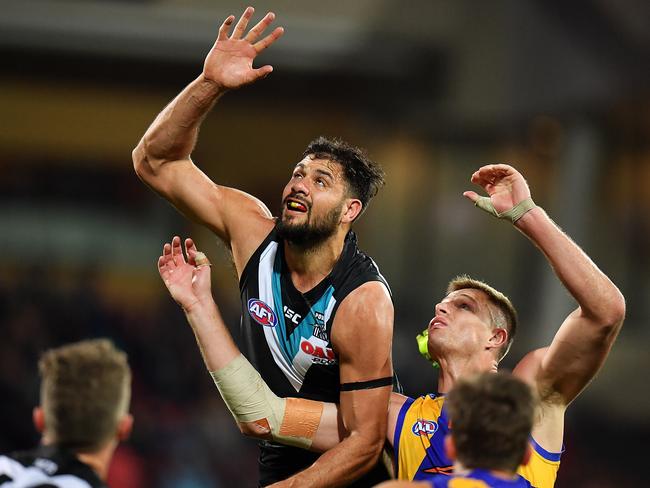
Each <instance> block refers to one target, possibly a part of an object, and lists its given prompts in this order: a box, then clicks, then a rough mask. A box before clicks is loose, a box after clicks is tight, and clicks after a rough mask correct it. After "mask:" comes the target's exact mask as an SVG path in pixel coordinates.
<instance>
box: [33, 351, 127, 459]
mask: <svg viewBox="0 0 650 488" xmlns="http://www.w3.org/2000/svg"><path fill="white" fill-rule="evenodd" d="M38 369H39V372H40V375H41V404H42V407H43V411H44V415H45V429H46V432H47V434H48V435H49V436H51V438H52V441H53V442H54V443H56V444H57V445H60V446H65V447H68V448H70V449H74V450H82V451H83V450H85V451H92V450H96V449H98V448H101V447H102V446H103V445H104V444H105V443H106V442H107V441H108V440H109V439H111V438H112V437H113V436H114V435H115V434H116V431H117V425H118V422H119V421H120V419H121V418H122V417H123V416H124V415H125V414H126V413H127V412H128V408H129V403H130V400H131V369H130V368H129V365H128V363H127V358H126V354H125V353H124V352H122V351H119V350H118V349H117V348H116V347H115V345H114V344H113V343H112V342H111V341H110V340H108V339H93V340H85V341H81V342H76V343H73V344H68V345H65V346H62V347H58V348H55V349H50V350H49V351H46V352H45V353H44V354H43V355H42V357H41V359H40V361H39V363H38Z"/></svg>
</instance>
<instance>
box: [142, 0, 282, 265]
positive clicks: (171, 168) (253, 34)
mask: <svg viewBox="0 0 650 488" xmlns="http://www.w3.org/2000/svg"><path fill="white" fill-rule="evenodd" d="M252 15H253V9H252V8H248V9H246V11H245V12H244V15H243V16H242V18H241V19H240V20H239V22H238V23H237V25H236V27H235V29H234V32H233V34H232V36H231V37H230V38H229V37H228V32H229V30H230V27H231V25H232V23H233V21H234V18H233V17H232V16H230V17H228V18H227V19H226V21H225V22H224V23H223V25H222V26H221V28H220V29H219V37H218V39H217V41H216V43H215V45H214V46H213V47H212V49H211V50H210V53H209V54H208V56H207V57H206V60H205V64H204V68H203V72H202V73H201V75H200V76H199V77H198V78H197V79H196V80H194V81H193V82H192V83H190V84H189V85H188V86H187V87H186V88H185V89H184V90H183V91H182V92H181V93H180V94H179V95H178V96H177V97H176V98H175V99H174V100H173V101H172V102H171V103H170V104H169V105H168V106H167V107H166V108H165V109H164V110H163V111H162V112H161V113H160V114H159V115H158V117H156V119H155V120H154V122H153V123H152V124H151V126H150V127H149V129H148V130H147V131H146V133H145V134H144V136H143V137H142V139H141V140H140V142H139V144H138V145H137V147H136V148H135V149H134V151H133V164H134V168H135V171H136V173H137V174H138V176H139V177H140V178H141V179H142V180H143V181H144V182H145V183H146V184H147V185H148V186H150V187H151V188H152V189H154V190H155V191H156V192H157V193H159V194H160V195H162V196H163V197H165V198H166V199H167V200H169V201H170V202H171V203H172V204H173V205H174V206H175V207H176V208H177V209H179V210H180V211H181V212H182V213H183V214H185V215H186V216H187V217H189V218H190V219H192V220H194V221H196V222H198V223H200V224H203V225H205V226H207V227H208V228H210V229H211V230H212V231H213V232H215V233H216V234H217V235H218V236H219V237H220V238H221V239H222V240H223V241H224V242H225V243H226V244H227V245H228V246H229V247H230V248H231V250H232V252H233V257H234V260H235V266H236V267H237V270H238V272H239V273H240V274H241V271H242V269H243V266H244V265H245V263H246V261H247V260H248V258H249V257H250V255H251V254H252V252H253V251H254V250H255V248H256V247H257V246H258V245H259V242H260V241H261V240H262V239H263V238H264V236H265V235H266V234H268V232H269V231H270V229H271V228H272V227H273V220H272V218H271V213H270V212H269V210H268V209H267V208H266V207H265V206H264V204H263V203H262V202H261V201H259V200H258V199H256V198H254V197H252V196H250V195H248V194H246V193H244V192H241V191H238V190H234V189H232V188H226V187H223V186H220V185H217V184H215V183H213V182H212V181H211V180H210V179H209V178H208V177H207V176H206V175H205V174H204V173H203V172H202V171H201V170H200V169H199V168H197V167H196V166H195V165H194V163H193V162H192V160H191V159H190V154H191V152H192V150H193V149H194V145H195V144H196V140H197V136H198V132H199V127H200V125H201V122H202V121H203V119H204V118H205V116H206V115H207V114H208V112H209V111H210V109H211V108H212V107H213V106H214V104H215V103H216V101H217V100H218V99H219V98H220V97H221V96H222V95H223V94H224V93H226V92H227V91H228V90H230V89H234V88H238V87H240V86H243V85H246V84H249V83H252V82H254V81H256V80H258V79H260V78H263V77H264V76H266V75H268V74H269V73H270V72H271V70H272V68H271V67H270V66H263V67H261V68H258V69H253V67H252V63H253V59H254V58H255V57H256V56H257V54H258V53H259V52H261V51H262V50H264V49H265V48H266V47H268V46H269V45H271V44H272V43H273V42H274V41H275V40H276V39H277V38H279V37H280V36H281V35H282V32H283V31H282V29H281V28H277V29H275V30H274V31H273V32H272V33H271V34H269V35H268V36H267V37H265V38H264V39H262V40H260V41H258V42H255V41H256V39H257V38H258V37H259V35H260V34H261V33H262V32H263V30H264V29H265V28H266V27H267V26H268V25H269V24H270V23H271V22H272V21H273V19H274V15H273V14H272V13H269V14H267V15H266V16H265V17H264V18H263V19H262V20H261V21H260V22H259V23H258V24H257V25H256V26H255V27H253V28H252V29H251V30H250V32H249V33H248V34H247V35H246V37H244V38H242V36H243V34H244V31H245V30H246V27H247V24H248V21H249V20H250V18H251V16H252Z"/></svg>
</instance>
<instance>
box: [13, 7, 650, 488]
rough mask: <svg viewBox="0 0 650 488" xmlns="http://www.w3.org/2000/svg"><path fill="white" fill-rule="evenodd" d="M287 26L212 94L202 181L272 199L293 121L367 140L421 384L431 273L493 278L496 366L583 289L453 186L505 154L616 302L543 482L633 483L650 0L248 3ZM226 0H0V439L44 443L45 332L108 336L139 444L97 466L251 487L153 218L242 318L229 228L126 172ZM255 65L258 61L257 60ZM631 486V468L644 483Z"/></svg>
mask: <svg viewBox="0 0 650 488" xmlns="http://www.w3.org/2000/svg"><path fill="white" fill-rule="evenodd" d="M255 6H256V7H257V14H256V18H260V16H261V14H262V13H263V11H266V10H268V9H273V10H274V11H275V12H276V14H277V19H278V20H277V24H278V25H283V26H284V27H285V28H286V34H285V36H284V37H283V38H282V39H281V40H280V41H279V42H278V43H277V44H276V45H275V46H273V47H272V48H271V49H270V50H269V51H268V52H266V53H264V54H263V55H262V56H261V58H260V60H259V62H260V63H267V62H269V63H271V64H273V65H274V67H275V72H274V73H273V74H272V75H271V76H270V77H269V78H268V79H266V80H264V81H263V82H261V83H258V84H257V85H255V86H253V87H248V88H246V89H244V90H241V91H238V92H236V93H231V94H229V95H228V96H227V97H226V98H224V99H223V101H222V102H221V103H220V104H219V106H218V108H217V110H216V111H215V112H214V113H213V114H212V115H211V116H210V117H209V118H208V119H207V121H206V122H205V124H204V126H203V129H202V133H201V137H200V140H199V144H198V147H197V149H196V152H195V154H194V158H195V160H196V161H197V162H198V164H199V165H200V166H201V167H202V168H203V169H204V170H205V171H206V172H207V173H208V174H209V175H211V176H212V177H213V178H214V179H215V181H217V182H219V183H223V184H226V185H231V186H235V187H237V188H241V189H243V190H245V191H248V192H250V193H252V194H254V195H257V196H259V197H260V198H262V200H264V201H265V202H266V203H267V205H268V206H269V207H270V208H271V209H272V210H276V209H277V208H278V204H279V197H280V191H281V188H282V186H283V185H284V183H285V181H286V179H287V178H288V176H289V171H290V168H291V167H292V165H293V164H294V163H295V162H296V161H297V160H298V158H299V155H300V153H301V152H302V150H303V148H304V146H305V145H306V144H307V142H308V141H309V140H311V139H312V138H313V137H315V136H317V135H319V134H325V135H337V136H341V137H343V138H345V139H348V140H350V141H351V142H353V143H355V144H359V145H363V146H366V147H367V148H368V149H369V152H370V154H371V155H372V156H373V157H374V158H375V159H376V160H378V161H379V162H381V163H382V164H383V166H384V168H385V170H386V173H387V181H388V184H387V186H386V188H385V189H384V190H383V191H382V192H381V193H380V194H379V196H378V197H377V198H376V200H375V201H373V202H372V204H371V206H370V210H369V212H368V213H367V214H366V215H365V216H364V217H363V218H362V219H361V221H360V222H359V223H358V225H357V232H358V234H359V235H360V241H361V244H362V248H364V249H365V250H366V251H367V252H368V253H369V254H370V255H372V256H373V257H374V258H375V260H376V261H377V263H378V264H379V266H380V267H381V269H382V272H383V273H384V275H385V276H386V277H387V279H388V280H389V282H390V284H391V286H392V288H393V292H394V296H395V303H396V326H395V340H394V360H395V366H396V368H397V371H398V373H399V374H400V378H401V380H402V382H403V383H404V385H405V388H406V391H407V392H408V393H410V394H412V395H417V394H420V393H424V392H426V391H428V390H431V389H432V388H433V386H432V385H434V381H435V376H434V372H433V370H432V369H431V367H430V366H428V365H427V364H426V363H425V362H424V360H422V359H421V358H420V357H419V355H418V354H417V352H416V347H415V342H414V336H415V334H416V333H417V332H418V331H420V330H421V329H422V328H424V326H425V325H426V323H427V322H428V320H429V318H430V316H431V314H432V309H433V304H434V303H436V300H437V299H439V298H440V296H441V295H442V293H443V291H444V288H445V285H446V282H447V281H448V279H450V278H451V277H452V276H454V275H455V274H457V273H463V272H465V273H470V274H471V275H473V276H475V277H478V278H482V279H485V280H487V281H489V282H490V283H492V284H494V285H495V286H496V287H498V288H499V289H501V290H502V291H504V292H506V293H507V294H509V295H510V296H511V298H512V299H513V301H514V303H515V305H516V306H517V307H518V309H519V311H520V315H521V324H522V325H521V329H520V333H519V337H518V340H517V343H516V345H515V347H514V349H513V351H512V352H511V353H510V355H509V357H508V358H507V359H506V360H505V367H512V365H513V364H514V363H515V362H516V361H517V360H518V359H519V358H520V357H521V355H522V354H523V353H524V352H526V351H527V350H529V349H531V348H533V347H538V346H541V345H544V344H546V343H548V341H549V340H550V339H551V337H552V335H553V332H554V331H555V330H556V328H557V326H558V325H559V323H560V321H561V320H562V318H563V317H564V316H565V315H566V314H567V313H568V312H569V311H570V310H571V309H572V307H573V306H574V304H573V303H572V301H571V299H570V298H569V297H568V296H567V294H566V293H565V292H564V290H563V289H562V288H561V286H560V285H559V284H558V282H557V280H556V279H555V278H554V276H553V275H552V273H551V272H550V271H549V269H548V267H547V266H546V263H545V261H544V259H543V258H542V257H541V256H540V254H539V253H538V252H537V251H536V250H535V249H534V248H533V247H532V246H531V244H530V243H528V242H527V241H526V240H525V239H524V238H522V237H521V236H519V235H517V232H516V231H514V230H512V229H510V228H508V225H506V224H504V223H499V222H497V221H495V220H492V219H490V218H488V217H487V216H485V215H484V214H482V213H480V212H479V211H477V210H475V209H474V208H473V207H472V206H471V204H469V202H467V201H465V200H464V199H463V198H462V196H461V192H462V191H463V190H465V189H470V188H471V187H470V185H469V182H468V179H469V176H470V174H471V173H472V172H473V171H474V170H475V169H476V168H477V167H479V166H480V165H481V164H482V163H484V162H497V161H498V162H501V161H503V162H513V163H514V164H515V165H516V166H517V167H518V168H519V169H521V170H522V172H523V174H524V175H525V176H526V177H527V179H528V181H529V183H530V185H531V187H532V191H533V197H534V198H535V200H536V201H537V202H538V203H539V204H541V205H542V206H544V207H545V208H546V209H547V210H548V211H549V213H550V214H551V215H552V216H553V217H554V218H555V220H556V221H557V222H558V223H559V224H560V225H561V226H562V227H563V228H564V229H565V230H566V231H567V232H568V233H569V234H570V235H571V236H573V238H574V239H575V240H576V241H577V242H578V243H579V244H580V245H581V246H582V247H583V248H584V249H585V250H586V251H587V253H589V254H590V256H592V258H593V259H594V260H595V261H596V263H598V264H599V266H601V268H602V269H603V270H604V271H605V272H606V273H607V274H608V275H609V276H610V277H611V278H612V279H613V281H614V282H615V283H617V284H618V285H619V287H620V288H621V290H622V291H623V293H624V295H625V296H626V298H627V303H628V313H627V320H626V323H625V326H624V328H623V331H622V333H621V335H620V337H619V340H618V342H617V343H616V345H615V347H614V349H613V351H612V354H611V356H610V358H609V359H608V361H607V363H606V366H605V368H604V370H603V371H602V373H601V374H600V375H599V376H598V377H597V379H596V380H595V381H594V382H593V384H592V385H591V386H590V387H589V389H588V390H587V391H586V392H585V393H584V394H583V395H582V396H581V397H580V398H579V399H578V400H577V401H576V402H575V404H574V405H573V406H572V407H571V409H570V412H569V414H568V422H567V429H566V453H565V455H564V457H563V462H562V469H561V470H560V476H559V481H558V483H557V486H558V487H589V488H596V487H598V488H605V487H615V486H633V485H634V484H635V483H640V479H641V474H640V473H641V471H642V466H643V462H644V460H645V456H644V455H643V449H644V447H646V445H647V440H648V439H649V438H650V435H649V434H650V417H649V415H648V412H650V389H649V388H648V380H647V378H646V377H647V375H648V370H649V367H650V359H649V357H650V356H649V355H648V352H647V344H648V340H649V339H650V327H649V326H650V257H649V256H650V254H649V250H650V88H649V87H650V29H648V25H649V24H648V21H649V20H650V8H649V7H648V4H647V2H644V1H643V0H580V1H572V2H561V1H545V0H521V1H518V0H509V1H484V2H479V1H469V0H463V1H460V0H457V1H454V2H451V1H448V2H444V1H427V0H418V1H415V0H413V1H408V2H407V1H397V0H375V1H371V0H355V1H354V2H352V1H350V2H321V1H317V0H303V1H300V2H298V1H290V0H283V1H260V2H256V4H255ZM244 7H245V4H244V3H241V2H238V1H230V0H228V1H226V0H213V1H209V0H148V1H147V0H130V1H128V0H122V1H116V0H114V1H109V0H106V1H99V0H97V1H90V0H86V1H72V0H57V1H55V0H49V1H46V0H38V1H37V0H33V1H29V2H27V1H21V0H1V1H0V12H2V13H1V14H0V60H1V62H0V209H1V211H0V331H1V333H2V336H1V337H2V340H0V398H1V399H2V402H1V403H0V419H1V423H0V433H1V435H0V450H2V451H5V450H9V449H14V448H27V447H29V446H30V445H32V444H33V443H34V442H36V441H37V436H36V435H35V433H34V432H33V429H32V426H31V420H30V419H31V409H32V407H33V406H34V405H35V403H36V401H37V393H38V387H37V385H38V382H37V376H36V367H35V362H36V359H37V357H38V354H39V353H40V352H41V351H42V350H43V349H45V348H47V347H50V346H55V345H58V344H61V343H63V342H67V341H73V340H78V339H81V338H85V337H90V336H108V337H112V338H113V339H114V340H115V341H116V342H117V344H118V345H119V346H120V347H122V348H124V349H125V350H126V351H127V352H128V353H129V356H130V362H131V364H132V366H133V369H134V374H135V376H134V384H133V386H134V393H133V412H134V414H135V416H136V424H135V432H134V435H133V437H132V440H131V441H130V442H129V443H127V444H125V445H124V446H122V447H121V448H120V450H119V451H118V453H117V457H116V461H115V463H114V466H113V471H112V473H111V479H112V481H113V486H115V487H123V488H131V487H133V488H135V487H151V486H155V487H161V488H167V487H170V488H171V487H174V488H203V487H215V486H222V487H230V486H251V485H253V484H254V479H255V471H256V467H255V458H256V447H255V445H254V443H253V442H252V441H248V440H244V439H241V438H240V436H239V433H238V431H237V430H236V428H235V426H234V423H233V422H232V420H231V418H230V417H229V414H228V412H227V411H226V410H225V408H224V406H223V404H222V403H221V401H220V399H219V398H218V395H217V393H216V390H215V389H214V387H213V385H212V384H211V381H210V378H209V376H208V375H207V374H206V373H205V370H204V367H203V365H202V363H201V360H200V357H199V354H198V351H197V348H196V346H195V344H194V339H193V337H192V334H191V331H190V329H189V327H188V326H187V325H186V324H185V322H184V319H183V317H182V314H181V312H180V311H179V310H178V309H177V307H176V306H175V305H174V304H172V302H171V300H170V299H169V297H168V296H167V294H166V293H165V291H164V289H163V286H162V284H161V283H160V281H159V278H158V276H157V274H156V269H155V262H156V258H157V256H158V253H159V251H160V248H161V245H162V243H163V241H164V240H165V239H168V238H169V237H170V236H172V235H173V234H180V235H182V236H186V235H191V236H193V237H194V238H195V240H196V241H197V242H198V244H199V246H200V248H201V249H203V250H205V251H206V252H207V253H208V254H209V256H211V257H212V259H213V261H214V262H215V263H216V265H215V266H214V267H213V273H214V278H213V281H214V282H215V296H216V298H217V300H218V302H219V304H220V305H221V306H222V309H223V311H224V313H225V316H226V318H227V319H228V322H229V323H230V324H231V326H232V327H233V328H234V329H235V330H236V327H237V324H238V307H239V305H238V294H237V284H236V278H235V275H234V271H233V268H232V266H231V265H230V264H229V261H228V258H227V253H226V252H225V249H224V248H223V246H222V245H221V244H220V243H218V242H217V240H216V239H215V238H214V237H213V236H212V235H210V234H209V233H207V232H206V231H204V230H202V229H200V228H197V227H195V226H193V225H191V224H189V223H188V222H187V221H186V220H184V219H183V218H182V217H180V216H179V215H178V214H177V213H176V212H175V210H174V209H172V208H171V207H170V206H169V205H168V204H167V203H166V202H164V201H162V200H161V199H159V198H158V197H156V196H155V195H154V194H153V193H152V192H150V191H149V190H148V189H147V188H146V187H145V186H144V185H143V184H141V183H140V182H139V181H138V180H137V178H136V176H135V174H134V173H133V170H132V165H131V159H130V153H131V150H132V148H133V147H134V145H135V144H136V143H137V141H138V139H139V138H140V136H141V135H142V133H143V132H144V130H145V129H146V127H147V126H148V124H149V123H150V122H151V121H152V120H153V118H154V117H155V115H156V114H157V113H158V112H159V111H160V110H161V109H162V107H163V106H164V105H165V104H166V103H167V102H168V101H169V100H170V99H171V98H172V97H173V96H174V95H175V94H176V93H177V92H178V91H180V90H181V89H182V88H183V86H184V85H185V84H186V83H187V82H189V81H190V80H191V79H193V78H194V77H195V76H196V75H197V74H198V73H199V71H200V67H201V63H202V59H203V56H204V55H205V53H206V52H207V50H208V49H209V47H210V45H211V43H212V42H213V39H214V36H215V35H216V32H217V28H218V26H219V24H220V23H221V21H222V20H223V19H224V18H225V17H226V16H227V15H228V14H230V13H234V14H239V13H240V12H241V11H242V10H243V8H244ZM258 65H259V64H258ZM637 486H639V485H638V484H637Z"/></svg>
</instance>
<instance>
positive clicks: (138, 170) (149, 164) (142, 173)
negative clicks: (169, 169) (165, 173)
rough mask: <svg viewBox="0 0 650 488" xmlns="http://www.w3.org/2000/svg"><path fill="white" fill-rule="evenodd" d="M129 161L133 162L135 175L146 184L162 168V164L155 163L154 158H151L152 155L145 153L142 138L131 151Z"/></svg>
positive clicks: (144, 143)
mask: <svg viewBox="0 0 650 488" xmlns="http://www.w3.org/2000/svg"><path fill="white" fill-rule="evenodd" d="M131 159H132V160H133V169H134V170H135V174H136V175H138V178H140V179H141V180H142V181H144V182H148V181H150V180H151V179H152V178H154V177H155V176H156V175H157V173H158V171H159V169H160V167H161V166H162V162H161V161H157V160H156V158H154V157H152V155H151V154H150V153H149V152H148V151H147V146H146V142H145V139H144V138H142V140H140V142H139V143H138V145H137V146H136V147H135V149H133V152H132V153H131Z"/></svg>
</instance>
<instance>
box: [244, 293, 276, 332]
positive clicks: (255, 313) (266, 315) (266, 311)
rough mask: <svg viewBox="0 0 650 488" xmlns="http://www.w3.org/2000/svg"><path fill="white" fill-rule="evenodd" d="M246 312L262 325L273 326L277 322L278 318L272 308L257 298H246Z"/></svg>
mask: <svg viewBox="0 0 650 488" xmlns="http://www.w3.org/2000/svg"><path fill="white" fill-rule="evenodd" d="M248 313H249V314H250V316H251V317H253V320H255V322H257V323H258V324H260V325H263V326H264V327H275V326H276V325H277V323H278V318H277V317H276V316H275V312H274V311H273V309H272V308H271V307H269V306H268V305H267V304H266V303H264V302H263V301H262V300H260V299H259V298H251V299H250V300H248Z"/></svg>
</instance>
